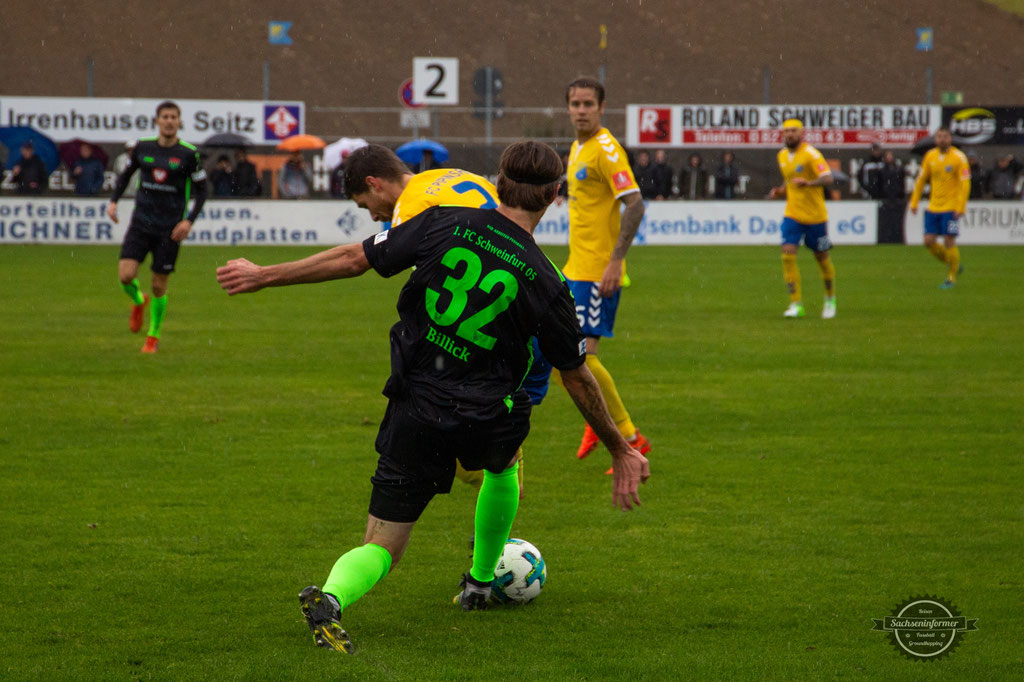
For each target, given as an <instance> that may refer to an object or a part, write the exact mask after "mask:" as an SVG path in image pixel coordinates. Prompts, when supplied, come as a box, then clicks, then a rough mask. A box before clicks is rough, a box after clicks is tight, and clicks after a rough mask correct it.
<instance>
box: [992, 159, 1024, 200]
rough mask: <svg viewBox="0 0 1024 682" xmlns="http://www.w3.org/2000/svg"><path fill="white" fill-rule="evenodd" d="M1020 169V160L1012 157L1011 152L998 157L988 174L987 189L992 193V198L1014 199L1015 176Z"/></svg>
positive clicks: (1015, 193)
mask: <svg viewBox="0 0 1024 682" xmlns="http://www.w3.org/2000/svg"><path fill="white" fill-rule="evenodd" d="M1020 171H1021V164H1020V161H1018V160H1017V159H1015V158H1013V154H1006V155H1005V156H1001V157H999V158H998V159H997V160H996V165H995V166H993V167H992V170H991V172H989V174H988V191H989V192H991V193H992V198H993V199H1016V198H1017V191H1016V190H1017V176H1018V175H1020Z"/></svg>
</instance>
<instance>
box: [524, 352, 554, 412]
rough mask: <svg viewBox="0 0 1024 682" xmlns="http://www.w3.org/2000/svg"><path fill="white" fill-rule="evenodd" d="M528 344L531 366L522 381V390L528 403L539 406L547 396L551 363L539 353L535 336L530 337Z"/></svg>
mask: <svg viewBox="0 0 1024 682" xmlns="http://www.w3.org/2000/svg"><path fill="white" fill-rule="evenodd" d="M530 343H532V344H533V364H532V365H530V371H529V372H527V373H526V378H525V379H523V390H524V391H526V395H528V396H530V403H531V404H532V405H540V403H541V401H542V400H544V396H546V395H547V394H548V380H549V379H550V378H551V363H550V362H548V359H547V358H546V357H544V354H543V353H541V352H540V345H538V343H537V337H536V336H533V337H530Z"/></svg>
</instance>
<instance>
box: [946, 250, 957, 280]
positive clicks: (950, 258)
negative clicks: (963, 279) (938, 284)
mask: <svg viewBox="0 0 1024 682" xmlns="http://www.w3.org/2000/svg"><path fill="white" fill-rule="evenodd" d="M946 262H947V263H949V275H947V277H948V279H949V281H951V282H955V281H956V276H957V275H958V274H960V247H959V246H951V247H949V248H948V249H946Z"/></svg>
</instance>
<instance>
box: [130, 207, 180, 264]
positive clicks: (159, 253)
mask: <svg viewBox="0 0 1024 682" xmlns="http://www.w3.org/2000/svg"><path fill="white" fill-rule="evenodd" d="M180 246H181V245H180V244H179V243H178V242H176V241H174V240H173V239H171V230H161V231H159V232H151V231H149V230H142V229H141V228H140V227H139V226H138V225H136V224H135V221H134V220H133V221H132V223H131V224H130V225H129V226H128V233H127V234H125V236H124V241H123V242H122V243H121V258H122V259H123V258H130V259H132V260H136V261H139V262H140V263H141V262H142V261H144V260H146V254H148V253H152V254H153V262H152V263H151V264H150V266H149V267H150V269H151V270H152V271H153V272H156V273H159V274H165V275H169V274H170V273H172V272H174V263H175V262H176V261H177V260H178V249H179V248H180Z"/></svg>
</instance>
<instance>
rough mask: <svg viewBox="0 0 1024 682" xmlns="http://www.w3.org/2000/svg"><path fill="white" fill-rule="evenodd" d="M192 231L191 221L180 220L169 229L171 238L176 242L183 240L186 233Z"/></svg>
mask: <svg viewBox="0 0 1024 682" xmlns="http://www.w3.org/2000/svg"><path fill="white" fill-rule="evenodd" d="M191 231H192V221H191V220H182V221H181V222H180V223H178V224H177V225H175V226H174V229H173V230H171V239H173V240H174V241H176V242H180V241H184V240H185V238H186V237H187V236H188V233H189V232H191Z"/></svg>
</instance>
